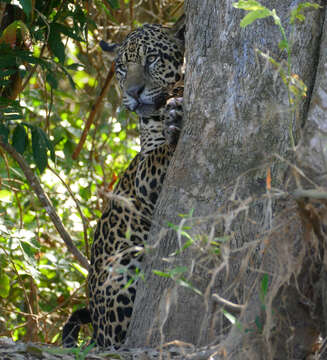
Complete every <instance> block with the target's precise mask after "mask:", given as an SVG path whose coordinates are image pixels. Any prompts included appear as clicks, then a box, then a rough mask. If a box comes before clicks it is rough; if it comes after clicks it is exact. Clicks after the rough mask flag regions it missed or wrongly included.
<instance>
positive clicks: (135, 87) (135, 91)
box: [126, 84, 145, 100]
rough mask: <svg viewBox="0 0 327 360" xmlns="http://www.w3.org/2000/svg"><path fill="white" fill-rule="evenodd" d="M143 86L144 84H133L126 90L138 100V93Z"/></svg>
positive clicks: (139, 93) (140, 92)
mask: <svg viewBox="0 0 327 360" xmlns="http://www.w3.org/2000/svg"><path fill="white" fill-rule="evenodd" d="M144 87H145V86H144V84H141V85H133V86H131V87H129V88H128V90H127V91H126V92H127V94H128V95H129V96H131V97H132V98H133V99H135V100H138V99H139V97H140V95H141V94H142V91H143V90H144Z"/></svg>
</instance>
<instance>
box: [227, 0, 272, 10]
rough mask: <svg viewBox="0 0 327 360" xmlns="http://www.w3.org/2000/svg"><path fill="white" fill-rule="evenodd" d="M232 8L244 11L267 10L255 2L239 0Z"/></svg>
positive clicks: (253, 0) (252, 0)
mask: <svg viewBox="0 0 327 360" xmlns="http://www.w3.org/2000/svg"><path fill="white" fill-rule="evenodd" d="M233 7H234V8H236V9H242V10H246V11H257V10H264V9H267V8H265V7H264V6H263V5H261V4H260V3H259V2H257V1H255V0H240V1H238V2H237V3H234V4H233ZM267 10H268V9H267Z"/></svg>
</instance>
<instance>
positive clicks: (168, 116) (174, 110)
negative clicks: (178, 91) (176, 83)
mask: <svg viewBox="0 0 327 360" xmlns="http://www.w3.org/2000/svg"><path fill="white" fill-rule="evenodd" d="M163 116H164V135H165V138H166V140H167V142H168V144H171V145H176V144H177V142H178V138H179V134H180V132H181V128H182V122H183V98H181V97H180V98H171V99H169V100H168V101H167V104H166V106H165V109H164V113H163Z"/></svg>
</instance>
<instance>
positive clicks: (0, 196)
mask: <svg viewBox="0 0 327 360" xmlns="http://www.w3.org/2000/svg"><path fill="white" fill-rule="evenodd" d="M0 200H1V202H2V203H7V204H9V203H11V202H12V199H11V192H10V191H8V190H0Z"/></svg>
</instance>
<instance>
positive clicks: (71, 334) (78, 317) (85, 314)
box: [62, 308, 91, 348]
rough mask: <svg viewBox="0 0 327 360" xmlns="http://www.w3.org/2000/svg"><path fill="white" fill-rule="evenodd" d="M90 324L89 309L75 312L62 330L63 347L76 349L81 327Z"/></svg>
mask: <svg viewBox="0 0 327 360" xmlns="http://www.w3.org/2000/svg"><path fill="white" fill-rule="evenodd" d="M90 322H91V315H90V311H89V309H87V308H83V309H79V310H76V311H74V312H73V313H72V315H71V316H70V317H69V319H68V321H67V322H66V324H65V325H64V328H63V330H62V346H63V347H66V348H69V347H76V346H77V339H78V333H79V330H80V328H81V325H84V324H88V323H90Z"/></svg>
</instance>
